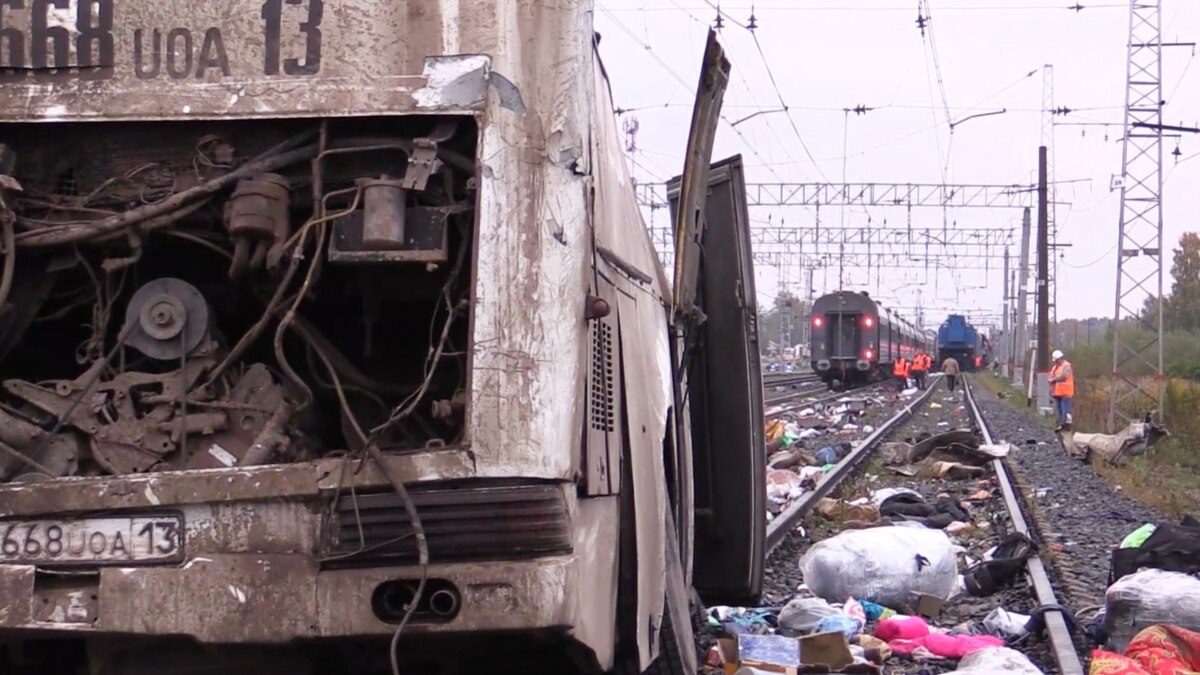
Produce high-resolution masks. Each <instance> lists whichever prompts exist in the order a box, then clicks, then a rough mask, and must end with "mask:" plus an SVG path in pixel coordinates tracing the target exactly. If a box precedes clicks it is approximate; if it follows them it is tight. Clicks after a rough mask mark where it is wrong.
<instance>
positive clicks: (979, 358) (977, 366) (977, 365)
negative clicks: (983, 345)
mask: <svg viewBox="0 0 1200 675" xmlns="http://www.w3.org/2000/svg"><path fill="white" fill-rule="evenodd" d="M982 367H983V357H982V356H976V357H975V370H979V369H980V368H982Z"/></svg>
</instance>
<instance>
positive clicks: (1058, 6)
mask: <svg viewBox="0 0 1200 675" xmlns="http://www.w3.org/2000/svg"><path fill="white" fill-rule="evenodd" d="M705 1H706V2H707V0H705ZM708 5H709V7H712V8H716V5H714V4H713V3H711V2H708ZM750 7H751V6H750V5H726V6H725V7H724V8H723V9H722V10H721V14H722V16H724V17H725V18H726V19H727V20H730V21H734V19H733V18H732V17H730V16H729V15H728V14H727V13H726V10H738V11H740V10H746V9H749V8H750ZM688 9H693V10H702V9H704V8H703V7H690V8H688ZM1082 9H1084V10H1091V9H1126V10H1127V9H1129V4H1128V3H1125V4H1120V3H1101V4H1092V3H1088V4H1086V5H1084V6H1083V7H1082ZM667 10H668V8H665V7H650V8H646V9H644V10H643V9H640V8H636V7H626V8H620V9H615V10H613V11H616V12H641V11H645V12H662V11H667ZM759 10H760V11H761V10H767V11H774V12H911V11H912V6H911V5H910V4H909V3H905V4H904V6H900V5H855V4H851V3H845V4H839V5H769V6H766V7H764V6H759ZM1063 10H1074V7H1071V6H1068V5H1067V4H1066V3H1065V2H1063V1H1062V0H1053V2H1050V3H1047V4H1043V5H1037V4H1020V5H1017V4H1010V5H1005V4H991V5H947V6H945V7H939V8H938V11H941V12H1013V11H1053V12H1059V13H1063Z"/></svg>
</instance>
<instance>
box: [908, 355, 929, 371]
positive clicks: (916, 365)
mask: <svg viewBox="0 0 1200 675" xmlns="http://www.w3.org/2000/svg"><path fill="white" fill-rule="evenodd" d="M929 363H930V361H929V356H928V355H926V354H917V358H915V359H913V364H912V369H913V370H915V371H917V372H923V371H926V370H929Z"/></svg>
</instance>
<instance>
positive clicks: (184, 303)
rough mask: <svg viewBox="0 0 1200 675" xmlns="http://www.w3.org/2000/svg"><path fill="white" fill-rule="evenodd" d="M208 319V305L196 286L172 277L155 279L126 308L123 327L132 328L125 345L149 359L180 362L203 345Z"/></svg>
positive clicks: (135, 294)
mask: <svg viewBox="0 0 1200 675" xmlns="http://www.w3.org/2000/svg"><path fill="white" fill-rule="evenodd" d="M208 319H209V308H208V302H207V301H206V300H205V299H204V296H203V295H201V294H200V291H198V290H196V287H195V286H192V285H191V284H189V283H187V282H186V281H183V280H181V279H175V278H171V277H167V278H163V279H155V280H154V281H151V282H150V283H148V284H146V285H144V286H142V287H141V288H139V289H138V290H137V292H136V293H134V294H133V297H132V298H130V300H129V305H128V306H127V307H126V308H125V325H132V328H131V329H130V333H129V336H128V337H127V338H126V339H125V344H127V345H129V346H130V347H133V348H134V349H136V350H138V351H139V352H141V353H143V354H145V355H146V356H149V357H150V358H152V359H158V360H160V361H171V360H175V359H179V358H182V357H183V356H185V355H187V354H189V353H191V351H192V350H193V349H195V348H196V347H197V346H199V345H200V343H201V342H203V341H204V337H205V336H206V335H207V334H208Z"/></svg>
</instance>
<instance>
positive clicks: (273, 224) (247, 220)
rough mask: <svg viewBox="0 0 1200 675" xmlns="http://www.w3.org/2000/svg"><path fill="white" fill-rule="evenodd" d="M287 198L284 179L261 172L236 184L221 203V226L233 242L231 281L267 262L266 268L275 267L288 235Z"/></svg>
mask: <svg viewBox="0 0 1200 675" xmlns="http://www.w3.org/2000/svg"><path fill="white" fill-rule="evenodd" d="M289 198H290V195H289V193H288V180H287V178H284V177H283V176H280V175H279V174H274V173H265V174H262V175H261V176H256V177H254V178H247V179H245V180H242V181H239V182H238V184H237V187H236V188H234V190H233V196H232V197H230V198H229V201H227V202H225V226H226V227H227V228H229V236H230V238H231V239H233V241H234V249H233V250H234V253H233V264H232V265H231V266H230V268H229V277H230V278H231V279H235V280H236V279H240V278H242V277H243V276H245V274H246V273H247V272H262V271H263V269H264V267H266V266H267V265H268V261H270V262H269V267H270V269H274V268H275V266H276V265H278V264H279V259H280V258H281V257H282V256H283V246H284V243H285V242H286V241H287V238H288V235H289V234H290V233H291V232H290V224H289V223H288V200H289Z"/></svg>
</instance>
